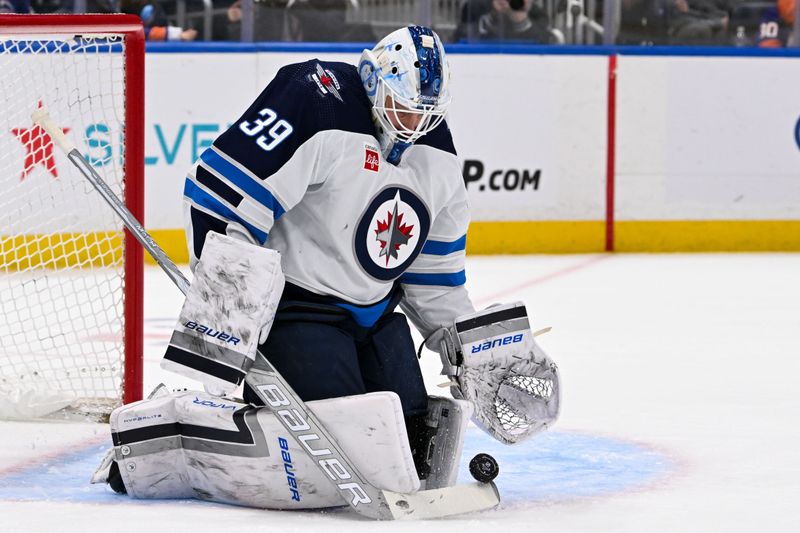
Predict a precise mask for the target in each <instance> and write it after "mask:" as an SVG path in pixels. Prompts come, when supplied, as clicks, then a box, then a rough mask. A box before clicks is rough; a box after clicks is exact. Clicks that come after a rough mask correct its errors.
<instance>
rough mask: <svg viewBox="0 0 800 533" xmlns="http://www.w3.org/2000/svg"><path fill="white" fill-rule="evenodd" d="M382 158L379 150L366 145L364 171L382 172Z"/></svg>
mask: <svg viewBox="0 0 800 533" xmlns="http://www.w3.org/2000/svg"><path fill="white" fill-rule="evenodd" d="M380 164H381V156H380V153H379V152H378V149H377V148H376V147H374V146H372V145H369V144H365V145H364V169H365V170H371V171H372V172H378V170H380Z"/></svg>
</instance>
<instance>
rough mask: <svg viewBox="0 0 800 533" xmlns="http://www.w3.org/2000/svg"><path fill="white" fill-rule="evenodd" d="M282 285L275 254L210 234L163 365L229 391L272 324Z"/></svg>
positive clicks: (229, 238) (278, 262) (243, 374)
mask: <svg viewBox="0 0 800 533" xmlns="http://www.w3.org/2000/svg"><path fill="white" fill-rule="evenodd" d="M283 287H284V277H283V271H282V270H281V261H280V254H279V253H278V252H276V251H275V250H269V249H267V248H262V247H260V246H256V245H254V244H251V243H249V242H245V241H242V240H239V239H235V238H233V237H228V236H226V235H221V234H219V233H213V232H212V233H209V234H208V236H207V237H206V242H205V245H204V247H203V255H202V257H201V258H200V261H199V262H198V263H197V265H196V266H195V270H194V279H193V281H192V285H191V287H190V288H189V292H188V293H187V294H186V301H185V302H184V304H183V308H182V309H181V313H180V316H179V318H178V324H177V325H176V326H175V331H174V332H173V334H172V338H171V339H170V342H169V346H168V347H167V352H166V353H165V354H164V359H163V360H162V361H161V367H162V368H164V369H166V370H170V371H173V372H176V373H178V374H181V375H183V376H186V377H189V378H192V379H195V380H197V381H200V382H201V383H203V384H204V385H206V387H207V389H208V390H214V391H216V392H217V393H219V394H220V395H222V394H228V393H232V392H233V391H235V390H236V388H237V387H238V386H239V385H240V384H241V382H242V381H243V380H244V376H245V374H246V373H247V370H248V369H249V368H250V366H252V364H253V361H254V360H255V354H256V350H257V349H258V342H259V336H260V334H261V333H262V332H265V333H264V338H266V332H268V331H269V328H270V327H271V326H272V321H273V320H274V318H275V312H276V311H277V308H278V302H279V301H280V297H281V294H282V293H283Z"/></svg>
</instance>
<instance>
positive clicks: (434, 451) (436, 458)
mask: <svg viewBox="0 0 800 533" xmlns="http://www.w3.org/2000/svg"><path fill="white" fill-rule="evenodd" d="M471 416H472V404H470V403H469V402H467V401H464V400H453V399H451V398H444V397H441V396H429V397H428V414H427V416H426V417H425V424H426V426H427V427H428V428H429V429H430V437H429V441H428V445H427V447H426V448H427V449H426V454H425V459H426V462H427V463H428V466H429V468H430V471H429V473H428V476H427V478H426V479H425V480H424V481H423V485H424V486H423V488H424V489H425V490H429V489H439V488H443V487H452V486H453V485H455V484H456V480H457V478H458V463H459V461H460V460H461V452H462V450H463V448H464V431H465V430H466V428H467V424H468V423H469V419H470V417H471Z"/></svg>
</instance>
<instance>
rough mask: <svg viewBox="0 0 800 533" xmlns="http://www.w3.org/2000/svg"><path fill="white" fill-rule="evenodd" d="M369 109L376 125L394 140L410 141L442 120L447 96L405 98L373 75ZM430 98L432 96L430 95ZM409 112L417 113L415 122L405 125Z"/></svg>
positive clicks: (447, 103) (447, 100)
mask: <svg viewBox="0 0 800 533" xmlns="http://www.w3.org/2000/svg"><path fill="white" fill-rule="evenodd" d="M376 85H377V86H376V91H375V103H374V105H373V109H374V110H375V116H376V117H377V119H378V122H379V124H380V126H381V127H382V128H383V130H384V132H386V133H387V134H388V135H389V137H391V138H392V139H393V140H395V141H401V142H407V143H413V142H415V141H417V139H419V138H420V137H422V136H423V135H425V134H427V133H429V132H431V131H433V130H434V129H436V127H437V126H438V125H439V124H441V122H442V120H444V116H445V113H446V111H447V107H448V105H449V104H450V98H449V97H447V99H446V100H443V99H442V98H436V99H435V101H433V102H431V103H423V102H422V101H421V100H422V98H423V97H420V96H418V97H416V98H413V99H411V98H406V97H404V96H402V95H401V94H400V93H398V92H397V91H396V90H394V88H393V87H392V86H391V85H390V84H389V83H386V81H385V80H384V79H383V77H381V76H377V79H376ZM432 100H433V99H432ZM409 115H420V116H421V118H420V120H419V121H418V122H417V124H416V126H415V127H413V128H410V127H408V126H407V125H406V122H408V118H407V117H408V116H409Z"/></svg>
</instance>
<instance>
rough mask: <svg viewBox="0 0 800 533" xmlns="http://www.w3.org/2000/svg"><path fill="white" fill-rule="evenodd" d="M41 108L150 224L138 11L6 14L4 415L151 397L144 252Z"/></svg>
mask: <svg viewBox="0 0 800 533" xmlns="http://www.w3.org/2000/svg"><path fill="white" fill-rule="evenodd" d="M41 106H46V107H47V108H48V109H49V110H50V113H51V115H52V117H53V119H54V120H55V121H57V122H58V123H59V127H61V128H62V129H63V130H64V131H65V132H69V135H70V137H71V138H72V139H73V140H74V141H75V142H76V145H77V146H78V148H79V150H80V151H81V153H83V154H84V156H85V157H86V158H87V160H88V161H89V162H90V163H91V164H92V166H93V167H95V168H96V170H97V171H98V172H99V173H101V174H102V175H103V176H104V178H105V179H106V180H107V181H108V183H109V185H110V186H111V187H112V189H113V190H114V191H115V193H116V194H118V195H119V196H120V197H122V198H124V200H125V203H126V206H127V207H128V209H129V210H130V211H131V212H132V213H133V214H134V216H135V217H136V218H137V219H138V220H139V221H140V222H143V215H144V179H143V178H144V32H143V29H142V25H141V21H140V19H139V17H137V16H133V15H0V418H31V417H36V416H42V415H44V414H48V413H49V412H52V411H54V410H58V409H62V408H72V409H74V410H77V411H78V412H85V413H91V414H102V413H107V412H110V410H111V409H113V407H115V406H117V405H119V404H121V403H123V402H124V403H129V402H132V401H136V400H139V399H141V398H142V381H143V380H142V377H143V376H142V370H143V369H142V366H143V361H142V354H143V349H144V347H143V336H142V328H143V263H142V261H143V257H142V248H141V246H140V245H139V244H138V242H136V239H135V238H134V237H133V236H132V235H131V234H130V233H129V232H128V231H127V230H125V229H124V226H123V224H122V223H121V221H120V220H119V219H118V218H117V216H116V215H115V214H114V213H113V211H112V210H111V209H110V208H109V207H108V206H107V205H105V203H104V202H103V200H102V198H100V196H99V195H98V194H97V193H96V192H95V191H94V190H92V188H91V186H90V185H88V184H87V183H86V180H85V179H84V178H83V177H82V176H81V175H80V173H79V172H78V171H77V170H76V169H74V168H73V167H72V165H71V164H69V162H68V161H67V160H66V158H65V157H64V156H63V155H62V154H61V152H60V150H58V149H57V148H56V147H54V146H53V143H52V140H51V139H50V137H49V136H48V135H47V134H46V132H44V130H42V129H41V128H39V127H38V126H37V125H35V124H34V123H33V121H32V119H31V113H32V112H33V111H34V110H35V109H36V108H37V107H41Z"/></svg>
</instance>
